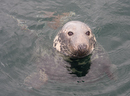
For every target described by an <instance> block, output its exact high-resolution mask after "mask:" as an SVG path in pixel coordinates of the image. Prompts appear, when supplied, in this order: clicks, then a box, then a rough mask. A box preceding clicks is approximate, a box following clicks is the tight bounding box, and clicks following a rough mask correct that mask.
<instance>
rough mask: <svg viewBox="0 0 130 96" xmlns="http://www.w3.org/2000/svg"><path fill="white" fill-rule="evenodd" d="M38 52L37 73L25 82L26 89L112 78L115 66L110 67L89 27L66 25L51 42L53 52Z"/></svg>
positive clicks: (78, 22)
mask: <svg viewBox="0 0 130 96" xmlns="http://www.w3.org/2000/svg"><path fill="white" fill-rule="evenodd" d="M38 49H39V51H38V52H37V53H38V54H39V55H38V54H37V55H38V56H37V55H36V56H37V59H36V58H35V59H36V60H37V61H36V65H37V69H36V71H35V72H34V73H32V74H30V75H29V76H27V77H26V78H25V79H24V84H25V85H26V86H28V88H40V87H41V86H42V85H43V84H45V83H46V82H47V81H49V80H56V81H59V82H60V81H61V82H67V83H68V82H71V83H72V82H76V83H77V82H80V83H81V82H83V83H85V82H86V83H87V82H93V81H97V80H99V79H101V78H102V77H103V76H104V75H105V74H104V73H106V75H108V76H109V77H110V78H115V76H114V75H113V73H114V72H115V70H116V66H115V65H113V64H111V62H110V60H109V56H108V54H107V53H106V52H105V50H104V48H103V47H102V46H101V45H100V44H99V43H98V42H96V38H95V36H94V34H93V33H92V31H91V29H90V28H89V27H88V25H87V24H85V23H83V22H81V21H70V22H68V23H66V24H65V25H64V26H63V27H62V28H61V30H60V31H59V32H58V33H57V35H56V37H55V38H54V40H53V48H52V50H43V49H44V48H42V47H39V48H38ZM54 49H55V50H54ZM58 53H59V54H58Z"/></svg>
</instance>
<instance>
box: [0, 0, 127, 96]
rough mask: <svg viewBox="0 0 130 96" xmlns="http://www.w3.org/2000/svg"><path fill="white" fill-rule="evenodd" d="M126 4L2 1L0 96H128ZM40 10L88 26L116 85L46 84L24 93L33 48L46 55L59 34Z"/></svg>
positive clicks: (31, 67) (104, 80)
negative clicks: (114, 69) (105, 56)
mask: <svg viewBox="0 0 130 96" xmlns="http://www.w3.org/2000/svg"><path fill="white" fill-rule="evenodd" d="M129 5H130V1H129V0H123V1H122V0H93V1H92V0H82V2H81V1H79V0H78V1H77V0H72V1H68V0H64V1H61V0H49V1H48V0H0V96H129V95H130V87H129V84H130V79H129V77H130V70H129V69H130V58H129V56H130V32H129V30H130V27H129V26H130V11H129V9H130V6H129ZM44 11H47V12H57V13H59V14H62V13H65V12H70V11H72V12H75V13H76V15H75V16H73V17H71V20H80V21H83V22H85V23H87V24H88V25H89V26H90V27H91V29H92V31H93V33H94V34H95V36H96V39H97V41H98V42H99V43H100V44H101V45H102V46H103V47H104V48H105V50H106V51H107V52H108V54H109V56H110V59H111V62H112V63H113V64H115V65H116V66H117V68H118V69H117V71H118V75H117V76H118V78H117V80H111V79H109V78H108V77H107V76H106V77H104V78H102V79H101V80H99V81H97V82H93V83H89V84H85V83H74V84H70V83H64V82H63V83H61V82H60V83H59V82H56V81H51V80H50V81H48V82H47V83H46V84H45V85H43V86H42V87H41V88H38V89H31V90H29V89H28V88H26V87H25V86H24V85H23V81H24V79H25V78H26V77H27V76H28V75H29V74H30V73H32V72H33V70H34V69H35V67H36V66H37V65H36V64H35V62H34V61H35V60H34V59H32V56H33V55H35V54H34V51H35V49H36V47H37V43H39V45H41V46H42V47H43V48H44V51H45V52H48V51H50V50H51V49H52V42H53V39H54V36H55V35H56V33H57V32H58V30H59V29H60V28H59V29H56V30H54V29H52V28H50V27H48V26H47V22H49V21H51V20H52V18H51V17H50V18H49V17H46V16H45V14H44ZM38 41H39V42H38ZM40 41H41V42H40Z"/></svg>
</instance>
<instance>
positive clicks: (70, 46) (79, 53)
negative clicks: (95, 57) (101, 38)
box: [53, 21, 96, 58]
mask: <svg viewBox="0 0 130 96" xmlns="http://www.w3.org/2000/svg"><path fill="white" fill-rule="evenodd" d="M95 43H96V39H95V37H94V35H93V34H92V32H91V29H90V28H89V27H88V26H87V25H86V24H85V23H83V22H80V21H70V22H68V23H66V24H65V25H64V26H63V28H62V29H61V30H60V32H59V33H58V35H57V36H56V37H55V39H54V42H53V47H54V48H55V49H56V50H58V51H59V52H61V53H63V54H65V55H67V56H69V57H76V58H81V57H85V56H87V55H89V54H91V53H92V51H93V49H94V45H95Z"/></svg>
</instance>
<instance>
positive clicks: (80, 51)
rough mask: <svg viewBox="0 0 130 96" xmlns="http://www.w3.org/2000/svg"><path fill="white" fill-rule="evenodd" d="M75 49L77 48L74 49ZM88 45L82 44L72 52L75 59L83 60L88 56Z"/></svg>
mask: <svg viewBox="0 0 130 96" xmlns="http://www.w3.org/2000/svg"><path fill="white" fill-rule="evenodd" d="M74 49H75V48H74ZM87 52H88V50H87V45H86V44H80V45H78V46H77V48H76V49H75V50H73V51H72V54H73V56H74V57H77V58H81V57H84V56H86V55H87Z"/></svg>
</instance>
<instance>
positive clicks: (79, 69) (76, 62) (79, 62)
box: [64, 55, 91, 77]
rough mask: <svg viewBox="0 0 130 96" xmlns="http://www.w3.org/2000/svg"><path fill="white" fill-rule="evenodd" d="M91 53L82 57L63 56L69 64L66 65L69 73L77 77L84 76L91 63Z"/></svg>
mask: <svg viewBox="0 0 130 96" xmlns="http://www.w3.org/2000/svg"><path fill="white" fill-rule="evenodd" d="M90 59H91V55H88V56H86V57H84V58H69V57H67V58H65V59H64V60H65V61H67V62H68V63H69V66H66V67H67V69H68V70H69V71H70V74H75V75H77V76H78V77H82V76H85V75H86V74H87V73H88V71H89V69H90V65H91V60H90Z"/></svg>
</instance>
